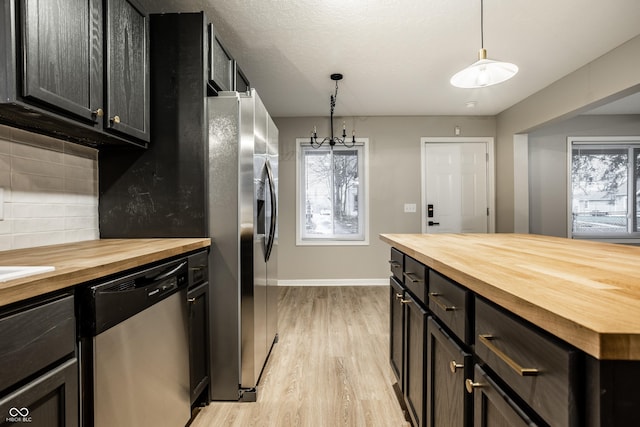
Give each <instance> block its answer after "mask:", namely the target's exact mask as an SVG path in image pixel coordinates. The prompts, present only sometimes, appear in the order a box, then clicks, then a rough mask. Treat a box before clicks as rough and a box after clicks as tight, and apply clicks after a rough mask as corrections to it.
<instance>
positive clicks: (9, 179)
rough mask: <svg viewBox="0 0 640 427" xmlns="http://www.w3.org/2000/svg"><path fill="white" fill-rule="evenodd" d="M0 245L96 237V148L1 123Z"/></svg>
mask: <svg viewBox="0 0 640 427" xmlns="http://www.w3.org/2000/svg"><path fill="white" fill-rule="evenodd" d="M0 188H2V189H3V191H2V199H3V200H2V203H3V206H2V208H3V209H2V210H0V212H2V216H3V218H2V220H0V250H7V249H19V248H27V247H34V246H43V245H52V244H57V243H69V242H77V241H81V240H95V239H98V238H99V236H100V233H99V229H98V151H97V150H95V149H93V148H89V147H83V146H80V145H77V144H72V143H70V142H65V141H62V140H59V139H55V138H51V137H48V136H43V135H39V134H35V133H30V132H27V131H24V130H21V129H15V128H11V127H8V126H3V125H0Z"/></svg>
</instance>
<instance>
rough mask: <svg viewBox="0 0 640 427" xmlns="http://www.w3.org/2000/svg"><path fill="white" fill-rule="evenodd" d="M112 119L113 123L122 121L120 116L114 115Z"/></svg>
mask: <svg viewBox="0 0 640 427" xmlns="http://www.w3.org/2000/svg"><path fill="white" fill-rule="evenodd" d="M110 120H111V123H115V124H118V123H120V116H113V117H112V118H111V119H110Z"/></svg>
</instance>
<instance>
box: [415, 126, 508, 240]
mask: <svg viewBox="0 0 640 427" xmlns="http://www.w3.org/2000/svg"><path fill="white" fill-rule="evenodd" d="M494 139H495V138H493V137H489V136H473V137H467V136H454V137H438V138H436V137H421V138H420V179H421V180H420V193H421V203H420V224H421V229H422V233H423V234H424V233H426V232H427V222H426V221H425V220H424V219H425V218H426V210H427V208H426V203H427V195H426V191H427V190H426V188H425V185H424V184H425V180H426V177H427V165H426V163H427V162H426V147H427V144H429V143H431V144H433V143H452V144H460V143H467V142H483V143H485V144H486V145H487V156H488V159H487V206H488V207H489V215H488V218H487V221H488V223H487V230H488V233H495V232H496V200H495V198H496V197H495V194H496V189H495V174H496V169H495V151H494V144H495V142H494Z"/></svg>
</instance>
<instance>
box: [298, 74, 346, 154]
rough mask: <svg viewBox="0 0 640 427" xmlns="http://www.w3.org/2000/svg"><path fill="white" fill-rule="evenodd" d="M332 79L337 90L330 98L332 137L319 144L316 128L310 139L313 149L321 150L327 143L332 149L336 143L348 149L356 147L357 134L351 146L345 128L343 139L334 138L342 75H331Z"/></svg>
mask: <svg viewBox="0 0 640 427" xmlns="http://www.w3.org/2000/svg"><path fill="white" fill-rule="evenodd" d="M331 79H332V80H335V82H336V90H335V93H334V94H333V95H331V98H330V106H331V114H330V118H329V120H330V121H329V124H330V126H331V137H327V138H324V139H323V140H322V141H320V142H318V136H317V133H316V130H315V127H314V130H313V132H312V133H311V138H310V141H309V142H310V144H311V146H312V147H313V148H320V147H321V146H322V144H324V143H325V142H328V143H329V146H330V147H331V148H333V146H334V145H336V143H338V144H342V145H344V146H345V147H347V148H352V147H353V146H355V145H356V137H355V134H354V135H353V140H352V141H351V143H350V144H349V143H348V142H347V131H346V129H345V128H344V127H343V128H342V139H340V138H338V137H336V136H334V133H333V112H334V110H335V108H336V102H337V101H338V81H339V80H340V79H342V75H341V74H332V75H331Z"/></svg>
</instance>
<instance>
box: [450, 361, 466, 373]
mask: <svg viewBox="0 0 640 427" xmlns="http://www.w3.org/2000/svg"><path fill="white" fill-rule="evenodd" d="M462 368H464V365H463V364H462V363H458V362H456V361H455V360H452V361H451V362H450V363H449V369H450V370H451V373H452V374H455V373H456V371H457V370H458V369H462Z"/></svg>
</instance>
